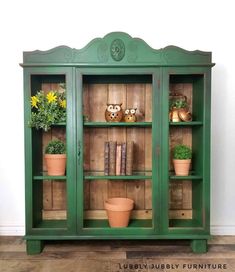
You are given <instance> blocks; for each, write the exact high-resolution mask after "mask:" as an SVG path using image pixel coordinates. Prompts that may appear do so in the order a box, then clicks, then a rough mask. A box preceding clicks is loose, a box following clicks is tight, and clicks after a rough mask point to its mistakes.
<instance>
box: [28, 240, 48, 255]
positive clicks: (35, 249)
mask: <svg viewBox="0 0 235 272" xmlns="http://www.w3.org/2000/svg"><path fill="white" fill-rule="evenodd" d="M43 247H44V242H43V241H42V240H27V241H26V250H27V254H28V255H34V254H39V253H41V252H42V250H43Z"/></svg>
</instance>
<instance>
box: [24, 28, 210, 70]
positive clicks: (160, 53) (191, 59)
mask: <svg viewBox="0 0 235 272" xmlns="http://www.w3.org/2000/svg"><path fill="white" fill-rule="evenodd" d="M116 39H119V40H121V41H122V42H123V44H124V46H125V54H124V56H123V58H122V59H121V60H119V61H116V60H115V59H113V58H112V55H111V54H110V50H111V46H112V43H113V41H115V40H116ZM44 64H46V65H48V66H50V65H73V66H74V65H76V66H77V65H78V66H93V65H102V66H103V65H111V66H116V65H120V66H129V65H132V66H136V65H141V66H148V65H153V66H168V65H169V66H178V65H208V66H211V53H210V52H202V51H198V50H196V51H191V52H190V51H186V50H184V49H182V48H179V47H176V46H167V47H165V48H163V49H158V50H155V49H153V48H151V47H150V46H149V45H148V44H147V43H146V42H145V41H143V40H141V39H139V38H132V37H131V36H129V35H128V34H126V33H123V32H113V33H109V34H108V35H106V36H105V37H104V38H96V39H94V40H92V41H91V42H90V43H88V44H87V46H85V47H84V48H82V49H80V50H77V49H73V48H70V47H67V46H59V47H56V48H54V49H51V50H48V51H39V50H37V51H32V52H25V53H24V63H23V65H24V66H27V65H30V66H38V65H44Z"/></svg>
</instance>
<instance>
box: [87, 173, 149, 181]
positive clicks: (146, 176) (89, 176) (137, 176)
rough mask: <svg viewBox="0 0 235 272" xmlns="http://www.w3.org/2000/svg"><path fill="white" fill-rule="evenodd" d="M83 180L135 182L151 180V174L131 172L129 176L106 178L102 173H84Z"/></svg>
mask: <svg viewBox="0 0 235 272" xmlns="http://www.w3.org/2000/svg"><path fill="white" fill-rule="evenodd" d="M84 179H89V180H96V179H104V180H105V179H112V180H123V179H126V180H128V179H129V180H136V179H152V172H133V175H131V176H126V175H125V176H122V175H118V176H106V175H104V172H85V175H84Z"/></svg>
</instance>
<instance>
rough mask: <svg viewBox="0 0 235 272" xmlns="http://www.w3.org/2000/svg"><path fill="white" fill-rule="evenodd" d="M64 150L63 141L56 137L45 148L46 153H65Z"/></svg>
mask: <svg viewBox="0 0 235 272" xmlns="http://www.w3.org/2000/svg"><path fill="white" fill-rule="evenodd" d="M65 152H66V147H65V144H64V142H62V141H60V140H58V139H55V140H51V141H50V142H49V143H48V145H47V146H46V149H45V153H46V154H65Z"/></svg>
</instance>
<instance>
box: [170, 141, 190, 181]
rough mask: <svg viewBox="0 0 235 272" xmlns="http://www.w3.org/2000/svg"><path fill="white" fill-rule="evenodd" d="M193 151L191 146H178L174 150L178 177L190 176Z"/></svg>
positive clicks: (174, 163) (174, 161) (174, 162)
mask: <svg viewBox="0 0 235 272" xmlns="http://www.w3.org/2000/svg"><path fill="white" fill-rule="evenodd" d="M191 158H192V150H191V148H190V147H189V146H187V145H183V144H178V145H176V146H175V147H174V149H173V165H174V169H175V174H176V176H188V174H189V168H190V164H191Z"/></svg>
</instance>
